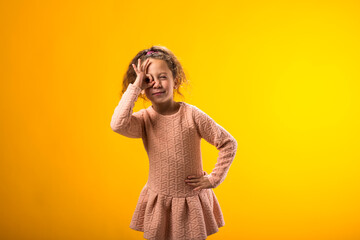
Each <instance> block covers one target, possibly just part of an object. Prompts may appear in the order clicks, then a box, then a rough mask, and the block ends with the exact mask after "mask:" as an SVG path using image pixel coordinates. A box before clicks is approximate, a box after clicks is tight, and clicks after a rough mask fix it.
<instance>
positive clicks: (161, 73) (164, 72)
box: [159, 72, 167, 75]
mask: <svg viewBox="0 0 360 240" xmlns="http://www.w3.org/2000/svg"><path fill="white" fill-rule="evenodd" d="M162 73H165V74H167V72H161V73H159V75H160V74H162Z"/></svg>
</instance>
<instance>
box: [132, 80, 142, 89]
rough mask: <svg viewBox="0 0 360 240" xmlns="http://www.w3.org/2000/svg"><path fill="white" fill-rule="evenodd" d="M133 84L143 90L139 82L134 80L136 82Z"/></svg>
mask: <svg viewBox="0 0 360 240" xmlns="http://www.w3.org/2000/svg"><path fill="white" fill-rule="evenodd" d="M132 85H134V86H136V87H138V88H140V89H141V90H143V89H142V88H141V85H140V84H139V83H138V82H134V83H132Z"/></svg>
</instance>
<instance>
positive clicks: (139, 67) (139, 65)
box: [137, 58, 141, 72]
mask: <svg viewBox="0 0 360 240" xmlns="http://www.w3.org/2000/svg"><path fill="white" fill-rule="evenodd" d="M137 69H138V71H139V72H140V69H141V60H140V58H139V59H138V65H137Z"/></svg>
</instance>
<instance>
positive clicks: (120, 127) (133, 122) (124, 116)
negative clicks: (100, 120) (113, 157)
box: [110, 83, 144, 138]
mask: <svg viewBox="0 0 360 240" xmlns="http://www.w3.org/2000/svg"><path fill="white" fill-rule="evenodd" d="M140 92H141V88H139V87H137V86H135V85H133V84H132V83H130V84H129V86H128V88H127V89H126V91H125V92H124V94H123V96H122V97H121V99H120V102H119V104H118V105H117V106H116V108H115V110H114V114H113V115H112V117H111V122H110V127H111V129H112V130H113V131H114V132H117V133H119V134H121V135H124V136H126V137H130V138H141V137H142V134H143V125H144V124H143V115H142V114H143V109H142V110H140V111H138V112H135V113H133V108H134V105H135V102H136V100H137V98H138V96H139V94H140Z"/></svg>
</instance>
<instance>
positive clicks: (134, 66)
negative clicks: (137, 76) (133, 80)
mask: <svg viewBox="0 0 360 240" xmlns="http://www.w3.org/2000/svg"><path fill="white" fill-rule="evenodd" d="M132 66H133V68H134V71H135V72H136V73H137V69H136V65H135V64H132Z"/></svg>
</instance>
